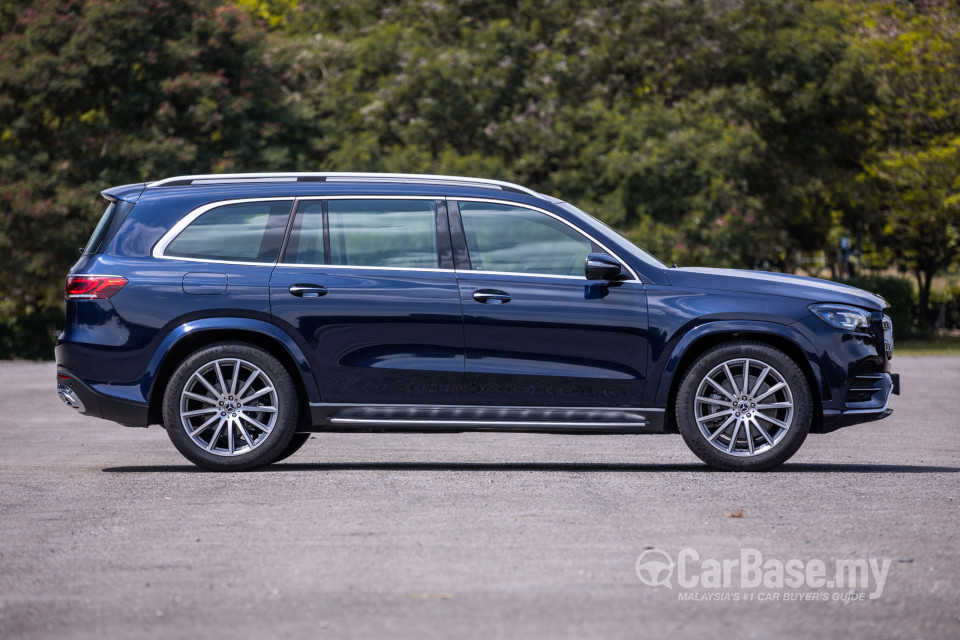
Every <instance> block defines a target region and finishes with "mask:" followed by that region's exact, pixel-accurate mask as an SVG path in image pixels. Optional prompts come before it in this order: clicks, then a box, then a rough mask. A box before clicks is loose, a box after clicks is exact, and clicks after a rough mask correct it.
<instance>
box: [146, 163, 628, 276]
mask: <svg viewBox="0 0 960 640" xmlns="http://www.w3.org/2000/svg"><path fill="white" fill-rule="evenodd" d="M263 175H270V174H263ZM302 175H314V174H302ZM318 200H427V201H430V202H436V201H437V200H444V201H453V202H488V203H490V204H500V205H505V206H511V207H518V208H521V209H529V210H531V211H536V212H537V213H542V214H544V215H547V216H550V217H551V218H554V219H555V220H558V221H560V222H562V223H563V224H565V225H567V226H568V227H570V228H571V229H573V230H574V231H576V232H577V233H579V234H580V235H581V236H584V237H586V238H588V239H589V240H590V241H591V242H592V243H594V244H596V245H597V246H599V247H600V248H601V249H603V250H604V251H605V252H606V253H607V254H608V255H610V256H611V257H613V258H615V259H616V260H617V261H618V262H619V263H620V264H621V265H623V267H624V268H625V269H626V270H627V271H628V272H629V273H630V275H631V276H632V277H631V278H630V279H629V280H623V281H622V282H642V280H641V279H640V278H639V277H638V276H637V272H636V271H634V270H633V268H632V267H631V266H630V265H629V264H628V263H627V262H626V261H625V260H623V259H622V258H620V256H619V255H617V254H616V253H615V252H613V251H611V250H610V249H609V248H608V247H607V246H606V245H605V244H603V243H602V242H600V241H599V240H597V239H596V238H594V237H593V236H592V235H590V234H589V233H587V232H585V231H584V230H583V229H581V228H580V227H577V226H576V225H574V224H572V223H571V222H569V221H567V220H564V219H563V218H562V217H560V216H558V215H557V214H555V213H551V212H550V211H547V210H545V209H541V208H540V207H536V206H533V205H529V204H525V203H521V202H514V201H512V200H500V199H497V198H470V197H463V198H457V197H449V196H428V195H397V196H392V195H381V194H375V195H336V196H325V195H318V196H276V197H267V198H238V199H234V200H217V201H216V202H208V203H207V204H204V205H201V206H199V207H197V208H196V209H194V210H192V211H190V212H189V213H187V214H186V215H185V216H184V217H183V218H181V219H180V220H179V221H177V223H176V224H175V225H173V226H172V227H170V229H169V230H168V231H167V232H166V233H164V234H163V235H162V236H161V237H160V240H158V241H157V243H156V244H155V245H154V247H153V250H152V251H151V255H152V256H153V257H154V258H157V259H159V260H182V261H185V262H203V263H210V264H232V265H259V266H270V265H273V266H277V267H285V268H290V267H300V268H310V269H318V268H333V269H363V270H368V271H370V270H373V271H419V272H433V273H457V274H460V273H463V274H484V275H493V276H522V277H525V278H552V279H560V280H573V281H576V282H590V281H589V280H587V278H586V277H585V276H566V275H558V274H551V273H525V272H522V271H480V270H475V269H470V270H469V271H459V270H457V269H440V268H436V269H432V268H415V267H409V268H407V267H369V266H355V265H331V264H297V263H287V262H279V257H278V260H277V261H274V262H259V261H255V260H249V261H247V260H218V259H216V258H181V257H178V256H168V255H165V254H164V252H165V251H166V249H167V246H168V245H169V244H170V243H171V242H173V240H174V239H175V238H176V237H177V236H178V235H180V233H181V232H182V231H183V230H184V229H186V228H187V227H188V226H190V224H191V223H192V222H193V221H194V220H196V219H197V218H199V217H200V216H202V215H203V214H204V213H206V212H207V211H210V210H212V209H216V208H217V207H222V206H228V205H233V204H245V203H248V202H291V203H293V205H291V210H292V215H293V216H296V210H297V208H299V203H300V202H303V201H318ZM448 211H449V209H448ZM464 277H466V275H464Z"/></svg>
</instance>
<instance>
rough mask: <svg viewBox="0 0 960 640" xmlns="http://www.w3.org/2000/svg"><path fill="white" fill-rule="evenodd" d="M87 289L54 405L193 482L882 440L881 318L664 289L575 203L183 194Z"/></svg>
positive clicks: (131, 200) (445, 185)
mask: <svg viewBox="0 0 960 640" xmlns="http://www.w3.org/2000/svg"><path fill="white" fill-rule="evenodd" d="M103 196H104V197H105V198H106V199H107V200H108V201H109V205H108V207H107V210H106V212H105V213H104V215H103V218H102V220H101V221H100V224H99V226H98V227H97V228H96V230H95V231H94V233H93V236H92V237H91V238H90V241H89V243H88V244H87V246H86V248H85V249H84V251H83V255H82V257H81V258H80V260H79V261H78V262H77V264H76V265H75V266H74V267H73V269H71V271H70V274H69V275H68V277H67V284H66V300H67V303H66V325H65V328H64V331H63V334H62V335H61V336H60V338H59V341H58V343H57V349H56V353H57V387H58V391H59V394H60V397H61V398H62V399H63V401H64V402H65V403H66V404H67V405H68V406H71V407H73V408H75V409H77V410H78V411H80V412H81V413H83V414H86V415H91V416H96V417H100V418H105V419H107V420H113V421H116V422H119V423H121V424H125V425H129V426H137V427H146V426H147V425H150V424H161V425H163V426H164V428H165V429H166V431H167V433H168V434H169V436H170V439H171V440H172V441H173V444H174V445H175V446H176V447H177V449H179V450H180V452H181V453H182V454H183V455H184V456H186V457H187V458H188V459H190V460H191V461H193V462H194V463H196V464H197V465H199V466H201V467H204V468H207V469H214V470H245V469H252V468H255V467H259V466H261V465H265V464H269V463H271V462H276V461H278V460H282V459H284V458H286V457H287V456H289V455H291V454H292V453H294V452H295V451H296V450H297V449H299V448H300V447H301V446H302V445H303V444H304V443H305V442H306V440H307V438H308V437H309V435H310V434H311V433H315V432H324V431H370V430H378V431H381V430H396V431H416V432H427V431H429V432H441V431H446V432H459V431H481V430H482V431H536V432H549V433H595V434H601V433H677V432H679V433H680V434H681V435H682V436H683V438H684V440H685V441H686V442H687V444H688V445H689V446H690V448H691V449H692V450H693V452H694V453H695V454H696V455H697V456H699V457H700V458H701V459H702V460H704V461H705V462H707V463H708V464H710V465H712V466H714V467H718V468H721V469H731V470H741V469H742V470H760V469H769V468H771V467H774V466H776V465H778V464H780V463H782V462H783V461H784V460H786V459H788V458H789V457H790V456H791V455H793V453H794V452H795V451H796V450H797V449H798V448H799V447H800V445H801V443H802V442H803V440H804V438H805V437H806V436H807V433H808V432H811V431H812V432H815V433H825V432H829V431H833V430H835V429H837V428H839V427H843V426H846V425H851V424H855V423H858V422H865V421H869V420H876V419H879V418H884V417H886V416H888V415H889V414H890V412H891V411H890V409H889V408H888V403H889V401H890V397H891V394H895V393H899V378H898V376H897V375H896V374H894V373H891V372H890V358H891V356H892V351H893V339H892V327H891V325H890V320H889V318H888V317H887V316H885V315H884V313H883V309H884V307H886V306H887V305H886V303H885V301H884V300H883V299H882V298H880V297H878V296H875V295H872V294H870V293H867V292H865V291H861V290H859V289H854V288H852V287H847V286H844V285H840V284H834V283H830V282H826V281H822V280H815V279H812V278H802V277H796V276H790V275H782V274H774V273H761V272H751V271H734V270H723V269H678V268H667V267H666V266H664V265H663V264H661V263H660V262H658V261H657V260H656V259H654V258H652V257H651V256H649V255H648V254H646V253H645V252H643V251H642V250H640V249H638V248H637V247H636V246H635V245H633V244H631V243H630V242H629V241H627V240H625V239H624V238H622V237H621V236H620V235H618V234H617V233H616V232H614V231H613V230H611V229H610V228H608V227H607V226H605V225H604V224H602V223H601V222H599V221H598V220H596V219H595V218H593V217H591V216H590V215H588V214H586V213H584V212H583V211H580V210H579V209H577V208H576V207H574V206H573V205H570V204H568V203H566V202H563V201H561V200H557V199H556V198H552V197H550V196H546V195H543V194H539V193H536V192H534V191H532V190H530V189H527V188H525V187H522V186H518V185H515V184H510V183H506V182H499V181H493V180H481V179H476V178H455V177H448V176H426V175H406V174H359V173H358V174H346V173H289V174H237V175H206V176H183V177H177V178H169V179H166V180H160V181H159V182H153V183H148V184H132V185H125V186H121V187H115V188H113V189H107V190H106V191H104V192H103Z"/></svg>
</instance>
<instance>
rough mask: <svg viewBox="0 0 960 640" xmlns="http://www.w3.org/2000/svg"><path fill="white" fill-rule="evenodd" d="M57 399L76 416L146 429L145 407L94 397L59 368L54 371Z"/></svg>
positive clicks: (92, 392) (88, 389)
mask: <svg viewBox="0 0 960 640" xmlns="http://www.w3.org/2000/svg"><path fill="white" fill-rule="evenodd" d="M57 395H58V396H60V400H61V402H63V404H64V405H65V406H67V407H69V408H71V409H73V410H75V411H77V412H78V413H80V414H82V415H85V416H91V417H94V418H103V419H105V420H113V421H114V422H119V423H120V424H122V425H124V426H125V427H146V426H147V422H148V421H147V405H145V404H138V403H135V402H128V401H126V400H119V399H117V398H112V397H110V396H107V395H104V394H102V393H97V392H96V391H94V390H93V389H91V388H90V387H89V386H88V385H87V384H86V383H84V382H83V381H82V380H80V379H79V378H77V377H76V376H75V375H73V374H72V373H71V372H70V371H68V370H67V369H64V368H63V367H59V368H57Z"/></svg>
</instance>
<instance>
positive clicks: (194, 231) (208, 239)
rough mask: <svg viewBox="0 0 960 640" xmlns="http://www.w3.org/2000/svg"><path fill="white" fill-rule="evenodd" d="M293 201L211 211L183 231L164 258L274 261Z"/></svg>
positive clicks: (238, 206)
mask: <svg viewBox="0 0 960 640" xmlns="http://www.w3.org/2000/svg"><path fill="white" fill-rule="evenodd" d="M290 204H291V203H290V202H289V201H276V202H243V203H238V204H228V205H224V206H222V207H217V208H215V209H211V210H210V211H207V212H206V213H204V214H202V215H201V216H200V217H199V218H197V219H196V220H194V221H193V222H191V223H190V225H189V226H188V227H187V228H186V229H184V230H183V231H181V232H180V235H178V236H177V237H176V238H174V240H173V242H171V243H170V244H169V245H168V246H167V250H166V251H165V252H164V255H168V256H174V257H178V258H203V259H209V260H235V261H238V262H274V261H275V260H276V259H277V255H278V254H279V253H280V243H281V241H282V240H283V232H284V228H285V226H286V222H287V218H288V215H289V213H290Z"/></svg>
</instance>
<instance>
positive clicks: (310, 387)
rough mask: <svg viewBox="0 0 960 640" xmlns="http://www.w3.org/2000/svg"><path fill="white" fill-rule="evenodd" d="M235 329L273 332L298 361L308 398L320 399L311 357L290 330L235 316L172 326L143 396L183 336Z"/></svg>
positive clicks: (147, 373) (154, 360)
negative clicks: (309, 359) (308, 359)
mask: <svg viewBox="0 0 960 640" xmlns="http://www.w3.org/2000/svg"><path fill="white" fill-rule="evenodd" d="M231 329H233V330H240V331H253V332H256V333H260V334H264V335H267V336H270V337H271V338H273V339H274V340H275V341H276V342H278V343H279V344H280V345H281V346H282V347H283V348H284V350H285V351H286V352H287V354H288V355H289V356H290V358H291V359H292V360H293V362H294V363H296V366H297V370H298V373H299V374H300V378H301V381H302V382H303V387H304V388H305V389H306V390H307V399H308V401H309V402H320V392H319V387H318V386H317V381H316V379H315V378H314V376H313V371H312V370H311V368H310V363H309V362H308V361H307V357H306V355H305V354H304V353H303V350H302V349H301V348H300V346H299V345H298V344H297V343H296V341H295V340H294V339H293V338H292V337H290V335H289V334H287V332H285V331H284V330H283V329H281V328H279V327H277V326H276V325H273V324H270V323H269V322H265V321H263V320H257V319H255V318H234V317H217V318H201V319H198V320H190V321H188V322H185V323H183V324H181V325H179V326H177V327H175V328H173V329H171V330H170V331H169V332H168V333H167V335H166V337H165V338H164V339H163V341H162V342H161V343H160V344H159V345H158V346H157V348H156V349H154V352H153V356H152V357H151V359H150V363H149V364H148V365H147V369H146V371H145V372H144V375H143V380H142V382H141V385H140V390H141V392H142V393H143V397H144V398H150V393H151V391H152V388H153V383H154V381H155V380H156V378H157V374H158V372H159V371H160V368H161V367H162V366H163V363H164V362H165V361H166V359H167V357H168V356H169V354H170V353H171V351H172V350H173V348H174V347H175V346H176V345H177V344H178V343H179V342H180V341H181V340H184V339H186V338H187V337H188V336H192V335H196V334H197V333H199V332H203V331H212V330H217V331H223V330H228V331H229V330H231Z"/></svg>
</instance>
